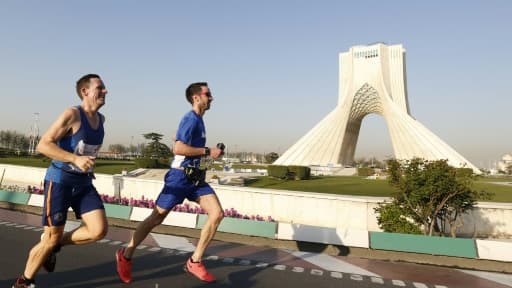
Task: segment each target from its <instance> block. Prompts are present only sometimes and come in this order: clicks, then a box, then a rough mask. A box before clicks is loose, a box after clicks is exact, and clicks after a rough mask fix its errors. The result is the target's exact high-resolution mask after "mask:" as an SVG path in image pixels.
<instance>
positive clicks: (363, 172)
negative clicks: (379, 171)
mask: <svg viewBox="0 0 512 288" xmlns="http://www.w3.org/2000/svg"><path fill="white" fill-rule="evenodd" d="M373 174H375V170H373V168H368V167H363V168H357V176H363V177H367V176H371V175H373Z"/></svg>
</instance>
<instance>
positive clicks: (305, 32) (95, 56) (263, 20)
mask: <svg viewBox="0 0 512 288" xmlns="http://www.w3.org/2000/svg"><path fill="white" fill-rule="evenodd" d="M511 12H512V2H510V1H493V2H485V1H450V2H443V1H430V2H425V3H414V2H409V1H398V2H391V3H387V2H378V1H358V2H342V1H325V2H319V3H312V2H306V1H279V2H277V1H258V2H249V3H244V2H238V1H216V2H209V1H190V2H183V3H174V2H166V1H152V2H149V3H144V4H141V3H139V2H137V1H122V2H121V1H108V2H103V1H88V2H87V5H84V4H82V3H80V4H79V3H77V2H68V1H53V2H49V3H46V2H45V3H43V2H36V1H22V2H20V1H3V2H1V3H0V24H1V25H0V35H1V36H2V45H0V60H1V63H2V65H0V76H1V79H2V80H1V81H2V83H1V85H0V103H1V104H0V130H16V131H18V132H20V133H26V134H28V133H29V132H30V126H31V125H32V124H33V122H34V113H35V112H38V113H39V127H40V130H41V134H42V133H43V132H44V131H45V130H46V129H47V128H48V127H49V125H50V124H51V123H52V122H53V121H54V120H55V119H56V118H57V116H58V115H59V114H60V113H61V112H62V111H63V110H64V109H65V108H66V107H69V106H73V105H78V104H79V99H78V96H76V94H75V92H74V84H75V81H76V80H77V79H78V78H79V77H80V76H82V75H83V74H87V73H98V74H100V75H101V76H102V78H103V80H104V81H105V84H106V86H107V89H108V90H109V94H108V95H107V104H106V105H105V107H103V108H102V110H101V112H102V113H104V114H105V115H106V119H107V122H106V123H105V128H106V131H107V134H106V136H105V143H104V147H105V148H106V147H108V145H110V144H118V143H119V144H124V145H129V144H134V145H136V144H138V143H143V142H145V139H143V137H142V134H144V133H148V132H157V133H160V134H163V135H164V137H165V138H164V140H165V141H166V142H165V143H166V144H170V140H171V137H172V135H173V134H174V132H175V131H176V129H177V126H178V122H179V120H180V118H181V117H182V116H183V115H184V114H185V113H186V112H187V111H188V110H190V104H188V102H186V100H185V96H184V90H185V88H186V86H187V85H188V84H190V83H192V82H197V81H207V82H208V83H209V84H210V87H211V90H212V92H213V94H214V98H215V99H214V102H213V103H212V106H211V107H212V108H211V110H210V111H208V112H207V113H206V115H205V123H206V130H207V139H208V143H207V144H208V145H210V146H213V145H215V143H217V142H224V143H225V144H226V145H227V146H228V148H229V149H231V151H233V152H236V151H247V152H260V153H263V152H278V153H279V154H281V153H283V152H284V151H286V149H288V148H289V147H290V146H291V145H293V144H294V143H295V142H296V141H297V140H298V139H299V138H300V137H302V136H303V135H304V134H306V133H307V132H308V131H309V130H310V129H311V128H313V126H314V125H315V124H316V123H318V122H319V121H320V120H321V119H323V118H324V116H326V115H327V114H328V113H329V112H330V111H331V110H332V109H334V107H335V105H336V102H337V99H338V88H339V87H338V77H339V75H338V65H339V63H338V54H339V53H341V52H345V51H348V49H349V48H350V47H352V46H356V45H367V44H370V43H375V42H385V43H387V44H388V45H394V44H402V45H403V46H404V48H405V50H406V73H407V91H408V99H409V107H410V111H411V115H412V116H413V117H414V118H416V119H417V120H418V121H420V122H421V123H422V124H424V125H425V126H426V127H427V128H428V129H429V130H431V131H432V132H433V133H435V134H436V135H437V136H439V137H440V138H441V139H442V140H443V141H445V142H446V143H447V144H448V145H450V146H451V147H452V148H454V149H455V150H456V151H457V152H459V153H460V154H461V155H463V156H464V157H465V158H467V159H468V160H469V161H471V162H472V163H473V164H475V165H477V166H479V167H484V168H488V167H489V165H493V164H494V162H495V161H497V160H499V159H500V158H501V156H502V155H504V154H506V153H511V152H512V145H511V144H512V136H511V135H510V133H509V131H510V128H509V126H510V125H509V124H508V122H507V121H506V115H508V114H510V110H511V107H512V97H511V96H512V95H510V89H509V88H508V86H507V85H508V82H509V81H510V80H509V79H510V76H511V72H510V71H509V69H508V68H509V67H512V55H511V54H510V53H509V52H508V51H507V47H509V44H511V42H512V33H510V27H512V19H511V18H510V17H509V15H510V14H511ZM392 154H393V150H392V147H391V140H390V137H389V135H388V130H387V127H386V124H385V121H384V119H383V118H382V117H381V116H379V115H369V116H368V117H366V118H365V119H364V120H363V123H362V126H361V133H360V137H359V140H358V146H357V149H356V158H360V157H365V158H370V157H377V158H378V159H383V158H386V157H389V156H391V155H392Z"/></svg>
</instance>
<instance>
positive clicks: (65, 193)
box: [12, 74, 108, 288]
mask: <svg viewBox="0 0 512 288" xmlns="http://www.w3.org/2000/svg"><path fill="white" fill-rule="evenodd" d="M76 92H77V94H78V96H79V97H80V99H81V100H82V102H81V104H80V105H79V106H76V107H71V108H68V109H66V111H64V113H62V115H60V117H59V118H58V119H57V120H56V121H55V122H54V123H53V124H52V126H51V127H50V128H49V129H48V130H47V131H46V133H45V134H44V135H43V137H42V138H41V141H40V142H39V144H38V146H37V150H38V151H39V152H41V153H42V154H44V155H46V156H47V157H49V158H51V159H52V163H51V165H50V167H48V170H47V172H46V176H45V181H44V182H45V183H44V207H43V221H42V222H43V223H42V224H43V226H44V233H43V236H42V237H41V242H39V243H38V244H36V245H35V246H34V247H33V248H32V250H30V254H29V256H28V260H27V264H26V266H25V271H24V272H23V275H21V276H20V277H18V279H16V282H15V283H14V285H13V286H12V287H13V288H21V287H35V285H34V277H35V275H36V273H37V271H38V270H39V268H41V266H43V267H44V268H45V270H46V271H48V272H53V270H54V269H55V263H56V256H55V253H56V252H58V251H59V250H60V248H61V247H62V246H64V245H78V244H87V243H91V242H96V241H98V240H100V239H101V238H103V237H104V236H105V234H106V233H107V227H108V225H107V217H106V215H105V209H104V207H103V202H102V201H101V198H100V196H99V195H98V192H97V191H96V188H94V186H93V185H92V179H93V178H94V175H93V173H92V169H93V167H94V163H95V159H96V155H97V153H98V151H99V149H100V147H101V144H102V143H103V136H104V131H103V122H104V121H105V117H104V116H103V115H102V114H100V113H99V112H98V110H99V109H100V108H101V107H102V106H103V105H105V96H106V95H107V93H108V91H107V88H105V85H104V84H103V81H102V80H101V78H100V76H98V75H96V74H87V75H85V76H83V77H81V78H80V79H79V80H78V81H77V83H76ZM70 207H71V208H73V210H74V212H75V215H76V216H77V218H81V219H82V225H81V226H80V227H78V228H76V229H74V230H73V231H70V232H67V233H64V224H65V223H66V217H67V211H68V209H69V208H70Z"/></svg>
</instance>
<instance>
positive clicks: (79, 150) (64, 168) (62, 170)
mask: <svg viewBox="0 0 512 288" xmlns="http://www.w3.org/2000/svg"><path fill="white" fill-rule="evenodd" d="M77 108H78V111H80V129H78V131H76V133H75V134H73V135H71V136H66V137H63V138H62V139H60V140H59V142H58V143H57V145H58V146H59V147H60V148H62V149H64V150H66V151H68V152H71V153H73V154H76V155H83V156H85V155H87V156H94V157H96V156H97V155H98V151H99V150H100V148H101V144H102V143H103V137H104V136H105V131H104V130H103V116H102V115H101V114H100V113H98V114H99V117H100V123H99V126H98V128H96V129H93V128H92V127H91V125H89V121H87V116H86V115H85V112H84V111H83V110H82V107H81V106H77ZM91 172H92V168H91V169H89V171H86V172H83V171H82V170H80V169H79V168H78V167H76V166H75V165H73V164H72V163H69V162H62V161H58V160H52V164H51V165H50V167H48V170H47V171H46V176H45V180H47V181H53V182H56V183H69V184H73V183H76V182H81V183H83V182H92V179H90V177H83V176H81V175H87V173H91ZM84 184H86V183H84Z"/></svg>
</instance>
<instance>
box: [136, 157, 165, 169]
mask: <svg viewBox="0 0 512 288" xmlns="http://www.w3.org/2000/svg"><path fill="white" fill-rule="evenodd" d="M134 162H135V167H137V168H168V167H169V160H167V159H151V158H137V159H135V160H134Z"/></svg>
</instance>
